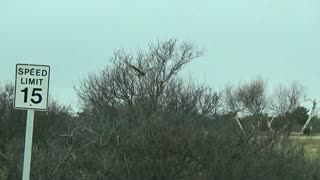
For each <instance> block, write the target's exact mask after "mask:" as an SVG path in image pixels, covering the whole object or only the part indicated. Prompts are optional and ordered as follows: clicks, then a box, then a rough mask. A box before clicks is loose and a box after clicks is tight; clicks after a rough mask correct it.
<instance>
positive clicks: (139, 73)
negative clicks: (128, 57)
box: [126, 63, 155, 77]
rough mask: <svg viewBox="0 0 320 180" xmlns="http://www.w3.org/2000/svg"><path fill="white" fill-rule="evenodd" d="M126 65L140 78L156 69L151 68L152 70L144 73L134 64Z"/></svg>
mask: <svg viewBox="0 0 320 180" xmlns="http://www.w3.org/2000/svg"><path fill="white" fill-rule="evenodd" d="M126 64H127V65H128V66H129V67H130V68H132V69H133V70H134V71H135V72H136V74H137V76H138V77H142V76H145V75H146V73H147V72H148V71H150V70H152V69H155V67H153V68H150V69H147V70H146V71H144V70H142V69H140V68H137V67H136V66H134V65H132V64H129V63H126Z"/></svg>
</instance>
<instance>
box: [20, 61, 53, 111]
mask: <svg viewBox="0 0 320 180" xmlns="http://www.w3.org/2000/svg"><path fill="white" fill-rule="evenodd" d="M49 79H50V66H47V65H32V64H17V65H16V83H15V84H16V85H15V96H14V108H16V109H34V110H40V111H46V110H47V108H48V94H49Z"/></svg>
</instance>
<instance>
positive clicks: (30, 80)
mask: <svg viewBox="0 0 320 180" xmlns="http://www.w3.org/2000/svg"><path fill="white" fill-rule="evenodd" d="M49 77H50V66H46V65H32V64H17V65H16V83H15V95H14V108H15V109H22V110H27V127H26V136H25V144H24V146H25V147H24V157H23V174H22V180H29V178H30V169H31V168H30V167H31V154H32V135H33V123H34V112H35V110H37V111H47V109H48V94H49V79H50V78H49Z"/></svg>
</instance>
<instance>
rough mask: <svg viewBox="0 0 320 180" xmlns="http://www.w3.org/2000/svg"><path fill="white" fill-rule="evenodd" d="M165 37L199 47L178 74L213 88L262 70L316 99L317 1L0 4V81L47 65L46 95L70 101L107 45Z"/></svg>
mask: <svg viewBox="0 0 320 180" xmlns="http://www.w3.org/2000/svg"><path fill="white" fill-rule="evenodd" d="M171 37H174V38H178V39H180V40H182V41H189V42H192V43H195V44H196V45H197V46H198V47H199V48H203V49H204V52H205V56H203V57H201V58H199V59H198V60H197V61H194V62H193V63H191V64H190V65H189V66H188V67H187V68H186V69H185V71H184V73H185V74H187V73H191V74H192V77H193V79H196V80H198V81H200V82H206V83H208V84H210V85H211V86H212V87H213V88H216V89H219V88H223V87H224V86H225V84H226V83H227V82H231V83H235V84H236V83H238V82H239V81H248V80H251V79H253V78H255V77H256V76H258V75H261V76H262V77H263V78H265V79H266V80H267V81H268V86H269V88H270V89H271V88H274V87H275V86H276V85H278V84H279V83H286V82H289V81H292V80H297V81H299V82H300V83H302V84H303V85H304V86H305V87H306V88H307V90H308V95H309V96H310V97H312V98H313V97H316V98H320V83H319V77H320V63H319V61H320V1H319V0H303V1H302V0H241V1H240V0H157V1H155V0H131V1H129V0H126V1H125V0H114V1H111V0H109V1H108V0H92V1H84V0H54V1H53V0H52V1H42V0H28V1H18V0H0V82H14V75H15V64H16V63H32V64H47V65H50V66H51V82H50V86H51V87H50V91H51V94H52V95H53V96H54V97H58V98H59V99H60V100H61V101H62V102H65V103H68V104H71V103H72V104H75V103H76V102H77V101H76V95H75V92H74V89H73V86H74V85H75V86H77V85H78V83H79V81H80V80H81V79H83V78H84V77H85V76H86V75H87V74H88V73H90V72H94V71H96V70H97V69H99V68H101V67H102V66H104V65H106V63H107V62H108V60H109V58H110V57H111V56H112V53H113V51H114V50H115V49H118V48H123V49H125V50H127V51H131V52H134V51H135V50H136V49H137V48H144V47H145V45H146V44H148V43H149V42H154V41H157V40H160V41H162V40H167V39H168V38H171Z"/></svg>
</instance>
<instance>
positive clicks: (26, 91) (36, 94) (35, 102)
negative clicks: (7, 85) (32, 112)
mask: <svg viewBox="0 0 320 180" xmlns="http://www.w3.org/2000/svg"><path fill="white" fill-rule="evenodd" d="M37 91H42V89H41V88H33V90H32V94H31V96H32V97H37V100H35V99H34V98H32V99H31V102H32V103H34V104H39V103H40V102H41V101H42V96H41V94H39V93H37ZM21 92H23V93H24V103H27V102H28V88H24V89H23V90H21Z"/></svg>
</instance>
